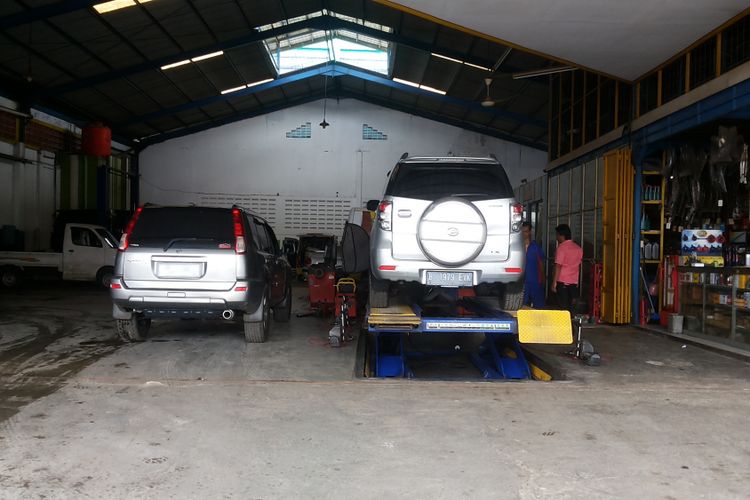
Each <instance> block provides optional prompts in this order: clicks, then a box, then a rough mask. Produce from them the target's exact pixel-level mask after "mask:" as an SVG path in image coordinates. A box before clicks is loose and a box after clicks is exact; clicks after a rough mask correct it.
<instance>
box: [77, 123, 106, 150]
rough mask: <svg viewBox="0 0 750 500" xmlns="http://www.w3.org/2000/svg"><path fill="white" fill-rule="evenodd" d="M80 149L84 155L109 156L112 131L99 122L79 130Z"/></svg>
mask: <svg viewBox="0 0 750 500" xmlns="http://www.w3.org/2000/svg"><path fill="white" fill-rule="evenodd" d="M81 151H82V152H83V154H85V155H93V156H109V155H111V154H112V131H111V130H110V129H109V127H105V126H104V125H102V124H101V123H94V124H92V125H88V126H86V127H84V128H83V131H82V132H81Z"/></svg>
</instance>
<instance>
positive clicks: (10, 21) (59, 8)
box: [0, 0, 104, 30]
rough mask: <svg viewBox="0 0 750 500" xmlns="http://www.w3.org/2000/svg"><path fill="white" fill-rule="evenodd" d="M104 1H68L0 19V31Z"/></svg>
mask: <svg viewBox="0 0 750 500" xmlns="http://www.w3.org/2000/svg"><path fill="white" fill-rule="evenodd" d="M103 1H104V0H67V1H65V2H56V3H51V4H49V5H45V6H43V7H36V8H33V9H28V10H25V11H23V12H19V13H17V14H10V15H8V16H4V17H0V30H7V29H10V28H13V27H16V26H22V25H24V24H29V23H33V22H34V21H41V20H43V19H48V18H50V17H55V16H61V15H63V14H67V13H68V12H74V11H76V10H81V9H86V8H88V7H91V6H93V5H96V4H98V3H102V2H103Z"/></svg>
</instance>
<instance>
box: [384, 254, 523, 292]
mask: <svg viewBox="0 0 750 500" xmlns="http://www.w3.org/2000/svg"><path fill="white" fill-rule="evenodd" d="M373 250H374V251H373V252H372V253H371V259H372V274H373V275H375V277H376V278H378V279H381V280H386V281H414V282H417V283H421V284H423V285H424V284H427V271H448V272H457V271H460V272H471V273H472V277H473V278H472V279H473V282H472V284H471V285H472V286H477V285H479V284H480V283H512V282H515V281H518V280H520V279H521V277H522V275H523V269H524V265H525V257H524V255H523V253H521V252H511V254H510V255H511V258H509V259H508V260H506V261H503V262H471V263H469V264H466V265H465V266H461V267H445V266H440V265H438V264H435V263H434V262H431V261H429V260H426V259H425V260H402V259H394V258H393V257H392V256H391V249H390V247H386V248H378V249H373ZM514 257H515V258H514Z"/></svg>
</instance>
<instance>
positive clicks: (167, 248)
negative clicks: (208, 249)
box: [164, 238, 210, 252]
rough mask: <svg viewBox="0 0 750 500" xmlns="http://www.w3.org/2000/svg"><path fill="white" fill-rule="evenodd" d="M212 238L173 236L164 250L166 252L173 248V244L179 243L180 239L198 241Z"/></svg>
mask: <svg viewBox="0 0 750 500" xmlns="http://www.w3.org/2000/svg"><path fill="white" fill-rule="evenodd" d="M206 239H210V238H172V239H171V240H169V243H167V246H165V247H164V251H165V252H166V251H167V250H169V249H170V248H172V245H174V244H175V243H177V242H178V241H198V240H206Z"/></svg>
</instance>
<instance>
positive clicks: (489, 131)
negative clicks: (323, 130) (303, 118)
mask: <svg viewBox="0 0 750 500" xmlns="http://www.w3.org/2000/svg"><path fill="white" fill-rule="evenodd" d="M328 98H329V99H332V98H337V99H356V100H358V101H362V102H366V103H369V104H373V105H376V106H380V107H384V108H388V109H392V110H394V111H399V112H401V113H408V114H411V115H414V116H419V117H421V118H425V119H427V120H432V121H436V122H440V123H443V124H446V125H451V126H454V127H459V128H462V129H466V130H471V131H473V132H477V133H480V134H483V135H488V136H491V137H495V138H497V139H502V140H505V141H508V142H513V143H515V144H520V145H522V146H527V147H530V148H533V149H538V150H540V151H545V152H546V151H547V144H545V143H544V142H542V141H534V140H531V139H528V138H525V137H519V136H514V135H511V134H508V133H505V132H503V131H501V130H497V129H493V128H488V127H482V126H478V125H476V124H473V123H469V122H465V121H462V120H460V119H457V118H450V117H447V116H444V115H440V114H437V113H432V112H430V111H425V110H422V109H419V108H418V107H416V106H415V107H411V106H401V105H399V104H395V103H394V102H393V101H390V100H388V99H383V98H378V97H373V96H368V95H365V94H361V93H358V92H351V91H347V90H343V91H340V90H336V91H335V92H334V93H333V94H331V93H329V94H328ZM320 99H323V92H316V93H314V94H310V95H306V96H303V97H298V98H295V99H290V100H288V101H285V102H282V103H279V104H275V105H273V106H264V107H262V108H257V109H253V110H250V111H245V112H241V113H238V114H235V115H231V116H227V117H224V118H219V119H216V120H210V121H207V122H203V123H199V124H197V125H192V126H189V127H185V128H181V129H177V130H173V131H170V132H165V133H163V134H159V135H155V136H152V137H149V138H147V139H145V140H142V141H141V142H140V144H139V149H140V150H143V149H145V148H147V147H148V146H152V145H154V144H158V143H160V142H164V141H168V140H171V139H177V138H179V137H184V136H187V135H191V134H195V133H198V132H202V131H204V130H209V129H212V128H216V127H220V126H222V125H228V124H230V123H236V122H239V121H242V120H248V119H250V118H255V117H257V116H263V115H266V114H268V113H273V112H275V111H281V110H283V109H287V108H290V107H293V106H299V105H302V104H307V103H310V102H315V101H318V100H320ZM331 126H333V127H335V126H336V124H335V123H333V124H331ZM545 137H546V135H545Z"/></svg>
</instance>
